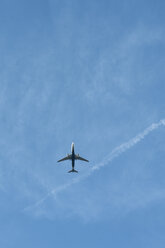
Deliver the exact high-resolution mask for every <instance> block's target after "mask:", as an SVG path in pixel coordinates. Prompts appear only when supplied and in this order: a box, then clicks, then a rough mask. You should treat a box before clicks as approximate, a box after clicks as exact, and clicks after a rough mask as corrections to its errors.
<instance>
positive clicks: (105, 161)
mask: <svg viewBox="0 0 165 248" xmlns="http://www.w3.org/2000/svg"><path fill="white" fill-rule="evenodd" d="M160 126H165V119H162V120H160V121H159V122H157V123H153V124H151V125H150V126H149V127H147V128H146V129H145V130H144V131H143V132H141V133H139V134H138V135H136V136H135V137H134V138H132V139H130V140H129V141H128V142H125V143H123V144H121V145H120V146H117V147H116V148H114V149H113V150H112V152H111V153H110V154H109V155H108V156H107V157H105V158H104V159H103V161H102V162H100V163H98V164H97V165H95V166H93V167H92V168H91V169H90V170H89V171H88V172H87V173H85V174H83V175H82V176H80V177H77V178H74V179H73V180H72V181H70V182H68V183H65V184H63V185H60V186H58V187H56V188H55V189H53V190H51V191H50V192H49V193H48V194H47V195H46V196H45V197H43V198H42V199H41V200H39V201H37V202H36V203H35V204H33V205H30V206H28V207H26V208H24V211H25V212H26V211H30V210H31V209H33V208H36V207H38V206H40V205H41V204H42V203H44V202H45V201H46V199H47V198H48V197H50V196H54V198H55V199H56V197H57V194H58V193H60V192H62V191H65V190H66V189H67V188H68V187H70V186H72V185H74V184H76V183H79V182H81V181H82V180H83V179H85V178H87V177H89V176H90V175H91V174H92V173H93V172H94V171H96V170H99V169H101V168H102V167H104V166H106V165H107V164H108V163H110V162H112V161H113V160H114V159H115V158H117V157H119V156H120V154H122V153H124V152H126V151H127V150H129V149H130V148H131V147H133V146H135V145H136V144H137V143H139V142H140V141H142V140H143V139H144V138H145V137H146V136H147V135H149V134H150V133H151V132H153V131H154V130H156V129H158V128H159V127H160Z"/></svg>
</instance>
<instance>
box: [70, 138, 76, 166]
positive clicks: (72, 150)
mask: <svg viewBox="0 0 165 248" xmlns="http://www.w3.org/2000/svg"><path fill="white" fill-rule="evenodd" d="M71 152H72V170H74V161H75V153H74V143H72V145H71Z"/></svg>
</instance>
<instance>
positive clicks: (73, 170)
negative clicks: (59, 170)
mask: <svg viewBox="0 0 165 248" xmlns="http://www.w3.org/2000/svg"><path fill="white" fill-rule="evenodd" d="M70 172H76V173H78V171H76V170H75V169H72V170H70V171H68V173H70Z"/></svg>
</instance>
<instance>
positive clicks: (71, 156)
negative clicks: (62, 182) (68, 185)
mask: <svg viewBox="0 0 165 248" xmlns="http://www.w3.org/2000/svg"><path fill="white" fill-rule="evenodd" d="M71 152H72V153H71V154H68V156H67V157H65V158H62V159H60V160H58V161H57V162H62V161H65V160H72V170H70V171H68V172H69V173H70V172H77V173H78V171H77V170H75V169H74V165H75V160H82V161H85V162H89V161H88V160H87V159H85V158H82V157H80V156H79V154H77V155H76V154H75V153H74V143H72V145H71Z"/></svg>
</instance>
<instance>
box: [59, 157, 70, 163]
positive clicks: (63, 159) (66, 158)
mask: <svg viewBox="0 0 165 248" xmlns="http://www.w3.org/2000/svg"><path fill="white" fill-rule="evenodd" d="M68 159H71V155H68V156H67V157H65V158H62V159H60V160H58V161H57V162H61V161H65V160H68Z"/></svg>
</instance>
